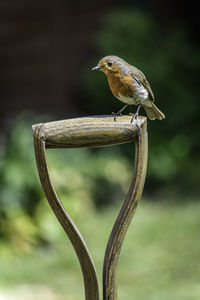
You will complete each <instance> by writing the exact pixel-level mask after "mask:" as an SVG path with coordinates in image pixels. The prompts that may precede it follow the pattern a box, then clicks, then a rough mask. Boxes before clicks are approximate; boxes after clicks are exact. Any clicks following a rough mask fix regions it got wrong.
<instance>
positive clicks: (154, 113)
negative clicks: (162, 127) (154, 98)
mask: <svg viewBox="0 0 200 300" xmlns="http://www.w3.org/2000/svg"><path fill="white" fill-rule="evenodd" d="M151 105H152V106H143V107H144V109H145V111H146V114H147V116H148V117H149V119H150V120H155V119H159V120H162V119H165V115H164V114H163V113H162V112H161V111H160V110H159V109H158V108H157V106H156V105H155V104H154V103H151Z"/></svg>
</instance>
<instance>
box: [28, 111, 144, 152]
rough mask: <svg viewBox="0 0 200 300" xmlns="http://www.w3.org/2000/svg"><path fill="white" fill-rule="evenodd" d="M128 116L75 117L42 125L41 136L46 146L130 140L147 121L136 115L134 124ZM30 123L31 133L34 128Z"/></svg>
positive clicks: (107, 143)
mask: <svg viewBox="0 0 200 300" xmlns="http://www.w3.org/2000/svg"><path fill="white" fill-rule="evenodd" d="M131 118H132V117H131V116H120V117H117V120H116V121H114V117H113V116H94V117H84V118H74V119H68V120H63V121H55V122H48V123H44V124H41V130H42V139H43V141H45V145H46V148H81V147H99V146H105V145H116V144H122V143H127V142H133V141H134V140H135V139H136V136H137V131H138V128H139V127H140V128H141V127H142V126H143V124H144V123H145V121H146V118H144V117H138V118H137V126H138V127H137V126H136V122H135V121H134V122H133V123H131ZM36 126H37V125H33V127H32V128H33V135H35V128H36Z"/></svg>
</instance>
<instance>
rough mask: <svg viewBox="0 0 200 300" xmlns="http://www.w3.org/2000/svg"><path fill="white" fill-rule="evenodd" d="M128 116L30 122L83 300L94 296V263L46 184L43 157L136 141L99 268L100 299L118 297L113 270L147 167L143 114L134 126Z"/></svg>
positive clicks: (48, 192) (95, 299) (38, 159)
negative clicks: (78, 267)
mask: <svg viewBox="0 0 200 300" xmlns="http://www.w3.org/2000/svg"><path fill="white" fill-rule="evenodd" d="M131 118H132V117H131V116H122V117H118V118H117V121H116V122H115V121H114V119H113V116H96V117H84V118H74V119H69V120H63V121H56V122H48V123H44V124H37V125H33V135H34V147H35V157H36V162H37V167H38V172H39V176H40V180H41V184H42V187H43V190H44V192H45V195H46V197H47V199H48V201H49V204H50V207H51V208H52V210H53V212H54V214H55V215H56V217H57V219H58V220H59V222H60V224H61V225H62V227H63V229H64V230H65V232H66V234H67V235H68V237H69V239H70V241H71V243H72V245H73V247H74V249H75V252H76V254H77V256H78V259H79V261H80V265H81V268H82V273H83V278H84V286H85V299H86V300H99V290H98V281H97V276H96V271H95V267H94V264H93V261H92V258H91V255H90V253H89V250H88V248H87V246H86V244H85V242H84V239H83V237H82V235H81V233H80V232H79V230H78V228H77V227H76V225H75V223H74V222H73V220H72V219H71V217H70V215H69V214H68V213H67V212H66V210H65V209H64V207H63V205H62V202H61V201H60V199H59V197H58V196H57V194H56V191H55V188H54V186H53V184H52V183H51V180H50V177H49V173H48V167H47V162H46V154H45V149H46V148H78V147H100V146H106V145H116V144H121V143H127V142H134V141H135V142H136V153H135V166H134V173H133V179H132V182H131V185H130V188H129V191H128V194H127V197H126V199H125V201H124V204H123V206H122V208H121V211H120V213H119V215H118V217H117V220H116V222H115V224H114V227H113V230H112V232H111V235H110V238H109V241H108V244H107V248H106V253H105V258H104V268H103V300H117V285H116V273H117V263H118V258H119V254H120V249H121V246H122V243H123V240H124V237H125V234H126V232H127V229H128V226H129V224H130V222H131V219H132V217H133V214H134V212H135V209H136V207H137V203H138V201H139V199H140V197H141V194H142V190H143V186H144V181H145V176H146V166H147V131H146V118H144V117H138V119H137V126H136V122H135V121H134V122H133V124H131V123H130V120H131Z"/></svg>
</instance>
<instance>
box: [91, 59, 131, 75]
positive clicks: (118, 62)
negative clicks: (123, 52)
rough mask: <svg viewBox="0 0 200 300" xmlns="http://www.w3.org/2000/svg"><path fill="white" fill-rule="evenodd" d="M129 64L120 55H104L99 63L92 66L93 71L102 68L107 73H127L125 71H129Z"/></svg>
mask: <svg viewBox="0 0 200 300" xmlns="http://www.w3.org/2000/svg"><path fill="white" fill-rule="evenodd" d="M127 65H128V64H127V63H126V62H125V61H124V60H123V59H121V58H119V57H118V56H114V55H110V56H105V57H103V58H102V59H101V60H100V61H99V63H98V65H97V66H96V67H94V68H92V71H96V70H100V71H102V72H104V73H105V74H106V75H109V74H113V73H121V72H123V74H124V75H125V73H127Z"/></svg>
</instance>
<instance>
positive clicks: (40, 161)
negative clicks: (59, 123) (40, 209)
mask: <svg viewBox="0 0 200 300" xmlns="http://www.w3.org/2000/svg"><path fill="white" fill-rule="evenodd" d="M42 136H43V130H42V125H41V124H38V125H36V126H35V127H34V148H35V157H36V162H37V168H38V172H39V176H40V181H41V184H42V187H43V190H44V193H45V195H46V198H47V200H48V202H49V205H50V207H51V209H52V210H53V212H54V214H55V215H56V217H57V219H58V221H59V222H60V224H61V225H62V227H63V229H64V231H65V232H66V234H67V235H68V238H69V239H70V241H71V243H72V245H73V247H74V250H75V252H76V254H77V256H78V259H79V262H80V265H81V268H82V273H83V278H84V286H85V299H86V300H99V288H98V281H97V276H96V270H95V267H94V264H93V261H92V257H91V255H90V253H89V250H88V248H87V246H86V244H85V241H84V239H83V237H82V235H81V233H80V232H79V230H78V228H77V227H76V225H75V223H74V222H73V220H72V219H71V217H70V215H69V214H68V213H67V211H66V210H65V208H64V207H63V205H62V202H61V201H60V199H59V197H58V195H57V193H56V191H55V189H54V186H53V184H52V183H51V180H50V177H49V172H48V167H47V162H46V154H45V141H43V139H42Z"/></svg>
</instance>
